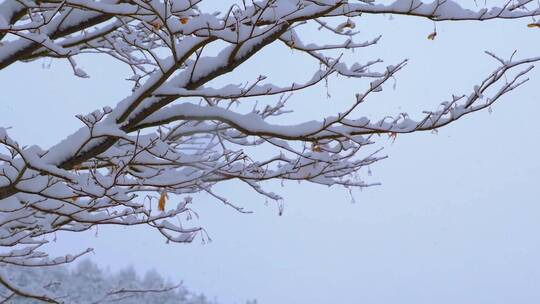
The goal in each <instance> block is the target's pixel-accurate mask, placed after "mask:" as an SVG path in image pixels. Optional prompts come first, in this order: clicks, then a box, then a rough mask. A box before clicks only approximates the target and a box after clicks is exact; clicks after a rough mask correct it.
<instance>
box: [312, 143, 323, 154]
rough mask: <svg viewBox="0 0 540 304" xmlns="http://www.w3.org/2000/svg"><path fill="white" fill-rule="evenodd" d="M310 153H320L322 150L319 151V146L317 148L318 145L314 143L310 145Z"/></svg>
mask: <svg viewBox="0 0 540 304" xmlns="http://www.w3.org/2000/svg"><path fill="white" fill-rule="evenodd" d="M311 151H313V152H321V151H322V149H321V146H319V144H317V143H314V144H312V145H311Z"/></svg>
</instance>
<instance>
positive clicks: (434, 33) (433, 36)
mask: <svg viewBox="0 0 540 304" xmlns="http://www.w3.org/2000/svg"><path fill="white" fill-rule="evenodd" d="M435 37H437V32H433V33H431V34H429V35H428V36H427V39H429V40H435Z"/></svg>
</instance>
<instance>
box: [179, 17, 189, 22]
mask: <svg viewBox="0 0 540 304" xmlns="http://www.w3.org/2000/svg"><path fill="white" fill-rule="evenodd" d="M187 22H188V18H186V17H183V18H180V23H182V24H186V23H187Z"/></svg>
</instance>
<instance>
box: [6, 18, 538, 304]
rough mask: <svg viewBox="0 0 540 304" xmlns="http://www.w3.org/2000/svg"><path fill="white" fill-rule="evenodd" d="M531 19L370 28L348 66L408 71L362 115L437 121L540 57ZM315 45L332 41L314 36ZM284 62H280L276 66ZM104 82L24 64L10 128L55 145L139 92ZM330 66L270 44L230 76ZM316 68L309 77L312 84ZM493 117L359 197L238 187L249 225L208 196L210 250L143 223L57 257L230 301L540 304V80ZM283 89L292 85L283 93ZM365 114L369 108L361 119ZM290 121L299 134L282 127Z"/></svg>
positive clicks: (314, 102)
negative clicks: (446, 108)
mask: <svg viewBox="0 0 540 304" xmlns="http://www.w3.org/2000/svg"><path fill="white" fill-rule="evenodd" d="M528 22H530V20H518V21H494V22H482V23H475V22H463V23H450V22H444V23H437V31H438V35H437V37H436V39H435V40H434V41H430V40H428V39H426V36H427V35H428V34H429V33H430V32H432V31H433V27H434V23H433V22H431V21H426V20H419V19H413V18H406V17H394V18H390V16H382V15H381V16H375V17H369V16H362V17H361V18H359V19H358V21H357V29H359V30H360V31H361V32H362V34H361V36H360V37H359V38H360V39H361V40H364V39H365V40H367V39H371V38H374V37H376V36H377V35H379V34H382V35H383V38H382V40H381V41H380V42H379V45H377V46H375V47H372V48H370V49H365V50H361V51H357V52H355V53H353V54H347V58H348V60H358V61H360V62H365V61H367V60H372V59H376V58H381V59H384V60H385V63H388V64H392V63H397V62H399V61H400V60H402V59H405V58H409V59H410V63H409V64H408V65H407V67H406V68H405V69H404V70H403V71H402V72H400V73H399V74H398V76H397V78H396V86H395V89H393V88H392V84H393V83H390V85H387V87H385V91H384V92H383V93H381V94H379V95H376V98H374V99H370V100H369V102H368V103H367V104H366V106H365V107H364V108H362V109H361V110H360V112H359V114H363V115H368V116H370V117H374V118H375V117H380V116H381V115H383V114H396V113H399V112H403V111H409V112H410V114H413V116H414V114H415V113H421V111H422V110H429V109H434V107H435V106H436V105H437V104H438V103H439V102H441V101H444V100H447V99H449V98H450V96H451V94H456V95H458V94H461V93H468V92H469V91H470V90H471V89H472V87H473V85H474V84H476V83H477V82H479V81H481V79H482V77H485V76H487V74H488V73H489V71H490V70H492V69H493V68H494V67H495V62H494V61H493V60H492V59H491V58H489V57H488V56H486V55H485V54H484V53H483V51H484V50H490V51H493V52H495V53H497V54H499V55H501V56H503V57H508V56H509V55H510V54H511V53H512V52H513V51H514V50H515V49H517V50H518V53H517V56H518V57H527V56H532V55H540V54H538V53H535V51H537V49H538V48H537V43H538V41H539V38H540V30H538V29H530V28H527V27H526V24H527V23H528ZM304 37H306V38H305V41H306V42H307V41H309V40H314V41H324V39H326V38H327V37H326V36H324V35H321V34H317V35H315V34H314V33H308V35H307V36H304ZM278 63H279V64H278ZM81 66H83V67H85V68H86V71H87V73H88V74H89V75H90V76H91V78H90V79H87V80H86V79H84V80H81V79H76V78H74V77H73V75H72V73H71V72H70V70H69V68H68V66H67V64H66V63H65V62H57V61H52V62H51V61H49V60H39V61H35V62H32V63H19V64H17V65H15V66H12V67H10V68H8V69H7V70H6V71H5V72H4V71H3V72H2V73H1V74H0V87H1V90H2V97H1V98H0V113H1V114H0V115H1V121H0V125H1V126H2V127H6V126H11V127H13V128H12V129H11V130H10V135H12V136H13V137H14V138H16V139H18V140H19V142H20V143H21V144H27V145H28V144H39V145H40V146H42V147H44V148H46V147H49V146H50V145H52V144H55V143H57V142H58V141H59V140H61V139H62V138H63V137H64V136H66V135H68V134H70V133H71V132H73V131H75V130H76V129H77V128H78V127H80V123H79V121H78V120H77V119H76V118H75V117H74V115H75V114H79V113H87V112H89V111H92V110H94V109H96V108H99V107H102V106H105V105H110V106H114V105H115V104H116V102H117V101H118V100H120V99H122V98H123V97H124V96H126V95H128V94H129V93H130V87H129V84H128V83H126V82H125V81H124V80H123V79H124V78H126V77H127V76H128V73H127V71H126V70H125V69H124V68H122V67H120V66H117V65H114V64H111V62H110V61H103V60H102V58H100V57H91V58H84V59H83V60H82V61H81ZM316 67H317V64H316V63H314V62H313V61H311V60H310V59H309V58H305V57H303V56H300V55H299V54H297V53H294V52H291V51H290V50H288V49H284V48H282V47H270V48H269V49H267V50H265V51H263V52H262V53H261V54H259V55H258V56H256V57H255V58H253V60H252V61H251V62H250V63H248V64H247V65H245V66H242V67H241V68H240V70H239V71H237V72H235V73H234V75H232V76H231V77H230V78H228V79H232V80H233V81H234V82H235V83H237V82H241V81H246V80H248V79H252V78H249V77H250V76H253V75H258V74H259V73H262V72H264V73H265V74H267V75H271V76H278V77H279V78H278V79H277V80H276V82H278V83H289V82H290V81H292V80H296V81H299V80H302V79H307V78H308V77H310V75H309V72H311V71H313V70H314V69H315V68H316ZM306 71H309V72H306ZM531 78H532V79H531V81H530V82H529V83H527V84H526V85H525V86H523V87H522V88H520V89H519V90H518V91H515V92H512V93H511V94H509V95H507V96H506V97H505V98H504V99H503V100H501V101H500V102H499V103H497V104H496V105H495V106H494V107H493V108H492V110H493V111H492V113H489V112H488V111H486V112H483V113H478V114H476V115H472V116H470V117H466V118H464V119H462V120H460V121H458V122H456V123H454V124H453V125H451V126H449V127H446V128H444V129H441V130H439V132H438V134H431V133H422V134H414V135H402V136H401V135H400V136H398V138H397V140H396V141H395V142H394V143H392V140H389V139H387V138H384V137H381V138H380V143H381V144H382V146H384V148H385V149H384V151H383V152H382V153H384V154H387V155H388V156H389V158H388V159H386V160H384V161H381V162H379V163H376V164H374V165H372V166H371V168H370V169H371V172H372V175H371V176H369V175H368V174H367V172H361V173H362V176H363V178H364V179H365V180H366V181H370V182H380V183H382V185H381V186H377V187H372V188H368V189H364V190H362V191H359V190H353V191H352V196H351V194H350V193H349V192H348V191H347V190H345V189H341V188H337V187H331V188H327V187H323V186H316V185H309V184H306V183H302V184H298V183H292V182H288V183H285V184H284V185H283V187H282V186H281V185H280V184H278V183H275V184H274V183H271V184H268V185H267V186H268V187H269V188H271V189H274V190H275V191H277V192H279V193H280V194H282V196H284V198H285V202H284V204H285V212H284V214H283V216H278V212H277V207H276V204H274V203H272V202H269V203H268V204H267V205H266V204H265V199H264V198H261V197H260V196H257V195H255V194H254V193H252V192H250V191H248V189H247V188H244V187H243V186H241V185H238V184H235V183H227V184H223V185H220V186H218V187H217V189H218V190H219V192H220V193H221V194H222V195H225V196H227V197H229V198H231V199H232V200H234V201H235V202H237V203H238V204H240V205H242V206H245V207H246V208H247V209H250V210H253V211H254V214H251V215H245V214H239V213H237V212H235V211H234V210H232V209H231V208H227V207H225V206H223V205H220V203H218V202H216V201H213V200H211V199H210V198H209V197H207V196H202V195H201V196H199V197H196V199H195V205H194V209H196V210H197V211H198V213H199V215H200V220H199V221H198V222H197V224H200V225H202V226H203V227H205V229H206V231H207V232H208V234H209V235H210V237H211V238H212V240H213V241H212V242H211V243H207V244H204V245H203V244H201V241H200V239H196V240H195V242H194V243H193V244H188V245H178V244H169V245H167V244H165V241H164V239H163V238H162V237H160V235H159V234H158V233H157V232H155V231H152V230H149V229H146V228H145V227H141V228H137V229H133V228H129V229H123V228H114V229H104V228H100V230H99V231H95V230H93V231H90V232H88V233H85V234H83V235H81V234H80V233H77V234H67V235H61V236H60V237H59V240H58V241H57V242H56V243H55V244H54V246H51V247H49V248H50V250H51V252H54V253H58V254H64V253H66V252H70V251H71V252H74V251H77V250H83V249H85V248H86V247H93V248H95V250H96V251H95V254H93V255H91V258H92V259H94V260H95V261H97V262H98V263H99V264H101V265H102V266H108V267H111V268H114V269H116V268H120V267H123V266H126V265H134V266H135V267H136V268H137V269H140V270H141V271H144V270H146V269H150V268H156V269H157V270H158V271H159V272H160V273H162V274H164V275H165V276H169V277H171V278H173V279H175V280H184V282H185V283H186V285H187V286H188V287H189V288H190V289H192V290H194V291H199V292H204V293H206V294H207V295H209V296H211V297H216V298H217V299H219V300H220V301H221V302H223V303H242V302H244V301H245V300H246V299H253V298H257V299H258V300H259V303H263V304H266V303H282V304H293V303H311V304H318V303H342V304H349V303H350V304H353V303H538V302H539V301H540V289H538V286H539V284H540V263H538V257H539V256H540V239H539V237H538V231H540V205H539V203H540V199H539V197H540V187H539V185H538V177H539V176H540V160H539V158H538V155H539V152H540V144H539V139H540V128H539V127H538V124H537V122H536V120H537V115H538V113H540V105H539V103H538V101H539V95H540V90H539V89H538V88H540V73H538V72H537V71H536V72H533V73H532V74H531ZM280 81H281V82H280ZM365 85H366V84H365V83H362V82H360V83H355V82H351V81H346V80H343V79H340V78H338V79H333V80H332V81H331V82H330V84H329V88H328V90H329V93H330V95H331V97H330V98H327V97H326V96H325V95H326V89H325V88H324V86H321V87H317V88H314V89H313V90H311V91H310V92H308V93H302V94H298V95H295V97H294V99H293V101H292V104H291V107H292V108H294V109H295V110H296V112H295V114H293V115H291V116H290V118H289V119H290V121H289V123H296V122H298V121H299V119H313V118H321V117H322V115H324V114H325V113H326V114H335V113H337V111H338V109H340V108H343V107H345V106H346V105H347V104H349V103H350V102H351V99H352V98H354V93H356V92H358V91H360V90H361V88H363V87H365ZM362 111H365V113H363V112H362ZM282 123H287V120H283V121H282Z"/></svg>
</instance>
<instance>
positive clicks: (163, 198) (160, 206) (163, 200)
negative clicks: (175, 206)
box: [158, 191, 169, 211]
mask: <svg viewBox="0 0 540 304" xmlns="http://www.w3.org/2000/svg"><path fill="white" fill-rule="evenodd" d="M167 199H169V195H167V192H166V191H163V192H161V195H160V196H159V202H158V210H159V211H165V203H167Z"/></svg>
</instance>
